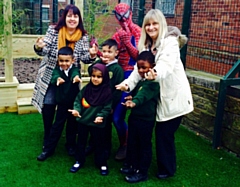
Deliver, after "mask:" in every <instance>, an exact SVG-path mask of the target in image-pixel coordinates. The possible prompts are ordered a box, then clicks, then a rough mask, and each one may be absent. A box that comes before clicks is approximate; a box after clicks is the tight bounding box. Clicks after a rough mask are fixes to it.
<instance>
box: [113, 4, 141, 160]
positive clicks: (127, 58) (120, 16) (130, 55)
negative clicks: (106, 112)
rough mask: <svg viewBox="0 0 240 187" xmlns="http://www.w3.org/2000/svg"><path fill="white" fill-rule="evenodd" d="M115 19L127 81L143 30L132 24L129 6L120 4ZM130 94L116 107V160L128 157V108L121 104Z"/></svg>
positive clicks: (121, 64)
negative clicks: (117, 144)
mask: <svg viewBox="0 0 240 187" xmlns="http://www.w3.org/2000/svg"><path fill="white" fill-rule="evenodd" d="M114 14H115V18H116V19H117V21H118V23H119V25H120V26H121V29H118V30H117V32H116V33H115V34H114V35H113V37H112V38H113V39H115V40H116V41H117V43H118V50H119V55H118V64H119V65H120V66H121V67H122V68H123V70H124V79H127V78H128V77H129V75H130V74H131V73H132V71H133V69H134V65H135V63H136V58H137V55H138V50H137V45H138V41H139V38H140V34H141V28H140V27H139V26H138V25H136V24H134V23H133V22H132V11H131V8H130V6H129V5H128V4H125V3H119V4H118V5H117V6H116V7H115V9H114ZM128 95H129V93H125V92H123V93H122V98H121V101H120V103H119V104H118V105H117V106H116V108H115V110H114V113H113V123H114V126H115V128H116V131H117V134H118V138H119V144H120V146H119V148H118V151H117V153H116V156H115V159H116V160H122V159H124V158H125V157H126V145H127V133H128V126H127V124H126V122H125V120H124V119H125V115H126V111H127V109H126V107H125V106H123V105H122V104H121V103H122V102H123V101H124V98H125V97H126V96H128Z"/></svg>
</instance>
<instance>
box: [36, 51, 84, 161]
mask: <svg viewBox="0 0 240 187" xmlns="http://www.w3.org/2000/svg"><path fill="white" fill-rule="evenodd" d="M73 63H74V56H73V50H72V48H71V47H62V48H61V49H59V51H58V66H56V68H55V69H54V70H53V73H52V78H51V84H52V85H56V95H55V98H56V103H57V112H56V116H55V121H54V123H53V125H52V128H51V131H50V135H49V138H48V139H47V141H46V143H45V144H44V148H43V152H42V153H41V154H40V155H39V156H38V157H37V160H39V161H44V160H45V159H47V158H48V157H49V156H51V155H52V154H53V153H54V151H55V148H56V146H57V143H58V141H59V139H60V137H61V134H62V131H63V129H64V125H65V122H66V121H67V124H66V145H65V146H66V149H67V151H68V154H69V155H70V156H73V155H74V154H75V147H76V134H77V124H76V120H75V118H74V117H73V116H72V115H71V114H69V112H68V109H69V108H72V107H73V102H74V100H75V97H76V96H77V94H78V92H79V82H81V79H80V72H79V69H78V68H77V67H74V65H73Z"/></svg>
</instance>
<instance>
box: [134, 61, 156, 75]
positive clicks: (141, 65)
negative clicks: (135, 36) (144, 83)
mask: <svg viewBox="0 0 240 187" xmlns="http://www.w3.org/2000/svg"><path fill="white" fill-rule="evenodd" d="M137 67H138V73H139V75H140V76H141V77H142V78H144V75H145V73H147V72H148V71H149V69H150V68H153V65H152V64H150V63H149V62H148V61H146V60H138V61H137Z"/></svg>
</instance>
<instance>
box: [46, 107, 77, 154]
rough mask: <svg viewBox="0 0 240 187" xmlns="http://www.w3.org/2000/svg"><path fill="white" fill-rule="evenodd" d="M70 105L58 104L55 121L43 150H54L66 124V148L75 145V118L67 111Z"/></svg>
mask: <svg viewBox="0 0 240 187" xmlns="http://www.w3.org/2000/svg"><path fill="white" fill-rule="evenodd" d="M69 108H72V107H71V106H64V105H58V106H57V112H56V116H55V122H54V123H53V125H52V128H51V131H50V134H49V138H48V140H47V143H46V144H45V146H44V151H46V152H54V151H55V148H56V147H57V144H58V141H59V139H60V137H61V134H62V131H63V129H64V125H65V123H66V122H67V124H66V144H65V146H66V148H75V147H76V135H77V123H76V118H75V117H74V116H73V115H72V114H71V113H70V112H68V109H69Z"/></svg>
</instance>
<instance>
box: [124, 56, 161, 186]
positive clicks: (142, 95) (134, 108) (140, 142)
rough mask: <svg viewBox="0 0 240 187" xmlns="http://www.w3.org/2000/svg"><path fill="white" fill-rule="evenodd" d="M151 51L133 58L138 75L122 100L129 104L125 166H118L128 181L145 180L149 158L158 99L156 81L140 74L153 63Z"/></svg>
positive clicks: (149, 162) (147, 69)
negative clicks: (133, 86)
mask: <svg viewBox="0 0 240 187" xmlns="http://www.w3.org/2000/svg"><path fill="white" fill-rule="evenodd" d="M154 65H155V64H154V55H153V54H152V53H151V52H150V51H143V52H141V53H140V54H139V56H138V58H137V68H138V73H139V75H140V76H141V77H142V81H140V82H139V83H138V84H137V86H136V87H135V89H134V90H133V91H132V93H131V95H130V96H127V97H126V98H125V99H126V101H125V102H124V103H122V104H123V105H125V106H126V107H127V108H131V113H130V115H129V118H128V140H127V141H128V145H127V157H126V161H125V164H124V165H125V166H124V167H123V168H121V169H120V171H121V173H123V174H126V175H127V176H126V177H125V180H126V181H127V182H130V183H135V182H139V181H144V180H147V177H148V176H147V173H148V169H149V167H150V164H151V160H152V142H151V139H152V132H153V128H154V124H155V116H156V108H157V102H158V99H159V90H160V88H159V83H158V82H153V81H148V80H145V78H144V74H145V73H147V72H148V71H149V69H150V68H151V69H152V68H153V67H154Z"/></svg>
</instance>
